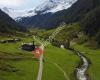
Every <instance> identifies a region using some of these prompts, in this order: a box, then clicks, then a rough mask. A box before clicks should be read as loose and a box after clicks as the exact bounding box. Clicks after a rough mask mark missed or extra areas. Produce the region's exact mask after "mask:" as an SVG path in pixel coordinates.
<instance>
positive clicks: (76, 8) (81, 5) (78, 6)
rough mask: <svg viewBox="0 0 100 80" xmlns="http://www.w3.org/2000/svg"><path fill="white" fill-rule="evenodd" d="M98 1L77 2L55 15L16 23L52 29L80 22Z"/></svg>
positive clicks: (39, 16)
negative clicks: (63, 24) (60, 25)
mask: <svg viewBox="0 0 100 80" xmlns="http://www.w3.org/2000/svg"><path fill="white" fill-rule="evenodd" d="M99 3H100V1H99V0H96V1H95V0H78V1H76V2H75V3H74V4H73V5H72V6H71V7H70V8H68V9H65V10H62V11H58V12H56V13H47V14H40V15H35V16H32V17H23V18H22V19H21V20H19V21H18V23H20V24H22V25H26V26H34V27H39V28H54V27H56V26H58V25H59V24H61V23H62V22H65V23H72V22H77V21H80V20H81V19H82V18H83V17H84V16H85V15H86V14H87V13H88V12H90V11H92V10H93V9H94V8H96V7H97V6H98V5H99Z"/></svg>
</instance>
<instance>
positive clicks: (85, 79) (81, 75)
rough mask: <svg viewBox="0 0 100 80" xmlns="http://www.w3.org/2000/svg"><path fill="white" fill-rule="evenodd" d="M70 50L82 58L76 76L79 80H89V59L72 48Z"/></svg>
mask: <svg viewBox="0 0 100 80" xmlns="http://www.w3.org/2000/svg"><path fill="white" fill-rule="evenodd" d="M70 50H71V51H72V52H73V53H75V54H76V55H77V56H79V58H80V63H79V66H78V67H77V68H76V71H75V75H76V78H77V79H78V80H89V76H87V74H86V71H87V70H88V66H89V61H88V59H87V58H86V57H85V56H84V55H83V54H82V53H81V52H79V51H78V50H75V49H74V48H70Z"/></svg>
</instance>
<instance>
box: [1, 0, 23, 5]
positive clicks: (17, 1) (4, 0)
mask: <svg viewBox="0 0 100 80" xmlns="http://www.w3.org/2000/svg"><path fill="white" fill-rule="evenodd" d="M22 3H23V0H0V5H2V6H12V7H13V6H14V7H17V6H20V5H21V4H22Z"/></svg>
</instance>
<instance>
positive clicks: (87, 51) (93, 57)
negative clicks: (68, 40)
mask: <svg viewBox="0 0 100 80" xmlns="http://www.w3.org/2000/svg"><path fill="white" fill-rule="evenodd" d="M73 47H74V48H76V49H77V50H79V51H80V52H83V54H84V55H85V56H86V57H87V58H88V59H89V60H90V63H91V64H90V66H89V69H88V74H89V76H90V78H91V80H100V49H96V50H93V49H91V48H88V47H86V46H84V45H77V44H75V45H74V46H73Z"/></svg>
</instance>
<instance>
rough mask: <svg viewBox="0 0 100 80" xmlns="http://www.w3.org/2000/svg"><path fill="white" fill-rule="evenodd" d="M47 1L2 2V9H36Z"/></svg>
mask: <svg viewBox="0 0 100 80" xmlns="http://www.w3.org/2000/svg"><path fill="white" fill-rule="evenodd" d="M44 1H45V0H0V7H9V8H17V9H18V8H19V9H25V8H32V7H36V6H37V5H39V4H40V3H42V2H44Z"/></svg>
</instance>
